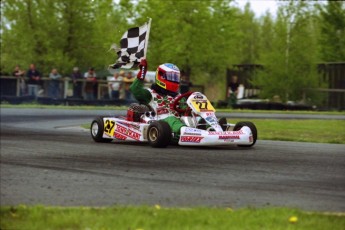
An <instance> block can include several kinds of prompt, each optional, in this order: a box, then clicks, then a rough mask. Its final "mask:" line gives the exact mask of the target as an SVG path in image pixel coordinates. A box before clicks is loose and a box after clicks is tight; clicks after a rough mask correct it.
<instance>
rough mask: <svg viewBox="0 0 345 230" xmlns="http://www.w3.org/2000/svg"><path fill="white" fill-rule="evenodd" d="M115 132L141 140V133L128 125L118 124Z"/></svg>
mask: <svg viewBox="0 0 345 230" xmlns="http://www.w3.org/2000/svg"><path fill="white" fill-rule="evenodd" d="M115 132H116V133H117V134H122V135H125V136H126V137H130V138H132V139H134V140H139V139H140V137H141V134H140V133H137V132H134V131H133V130H130V129H128V128H127V127H124V126H122V125H119V124H117V125H116V129H115Z"/></svg>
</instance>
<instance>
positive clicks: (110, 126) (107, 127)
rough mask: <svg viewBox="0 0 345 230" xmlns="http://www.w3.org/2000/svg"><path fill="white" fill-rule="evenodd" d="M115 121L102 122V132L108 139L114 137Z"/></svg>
mask: <svg viewBox="0 0 345 230" xmlns="http://www.w3.org/2000/svg"><path fill="white" fill-rule="evenodd" d="M114 128H115V121H110V120H105V122H104V132H105V133H106V134H107V135H109V136H110V137H112V136H114V131H115V129H114Z"/></svg>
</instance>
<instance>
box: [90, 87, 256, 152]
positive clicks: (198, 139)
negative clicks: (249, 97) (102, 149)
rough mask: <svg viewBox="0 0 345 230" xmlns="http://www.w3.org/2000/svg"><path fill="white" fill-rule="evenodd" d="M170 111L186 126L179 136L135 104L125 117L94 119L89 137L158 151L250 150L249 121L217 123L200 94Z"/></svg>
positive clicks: (252, 135) (181, 100)
mask: <svg viewBox="0 0 345 230" xmlns="http://www.w3.org/2000/svg"><path fill="white" fill-rule="evenodd" d="M183 105H184V106H183ZM173 108H174V110H175V111H177V112H178V113H179V114H180V119H181V121H182V122H183V123H184V124H185V125H186V126H184V127H182V128H181V131H180V135H179V136H174V134H173V132H172V131H171V128H170V126H169V125H168V123H166V122H165V121H163V120H159V119H158V117H159V116H158V115H157V114H156V112H155V111H154V110H153V109H152V108H150V107H148V106H146V105H140V104H137V103H133V104H131V105H130V106H129V108H128V110H127V116H123V117H116V116H114V117H111V116H109V117H97V118H95V119H94V120H93V121H92V123H91V127H90V131H91V136H92V138H93V140H94V141H96V142H111V141H112V140H122V141H139V142H148V143H149V144H150V145H151V146H152V147H158V148H164V147H167V146H168V145H169V144H173V143H177V144H178V145H186V146H215V145H238V146H241V147H251V146H253V145H254V144H255V143H256V140H257V129H256V127H255V125H254V124H253V123H252V122H248V121H244V122H238V123H237V124H230V123H227V121H226V119H225V118H221V119H219V120H218V119H217V117H216V115H215V111H216V110H215V109H214V107H213V106H212V104H211V103H210V101H209V100H208V99H207V97H206V96H205V95H204V94H202V93H200V92H188V93H185V94H181V95H180V96H178V97H177V98H175V100H174V104H173Z"/></svg>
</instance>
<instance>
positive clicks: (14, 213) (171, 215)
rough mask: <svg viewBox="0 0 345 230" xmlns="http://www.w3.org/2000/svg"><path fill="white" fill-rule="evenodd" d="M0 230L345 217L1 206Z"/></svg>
mask: <svg viewBox="0 0 345 230" xmlns="http://www.w3.org/2000/svg"><path fill="white" fill-rule="evenodd" d="M0 210H1V213H0V217H1V223H0V227H1V229H52V230H53V229H90V230H91V229H132V230H139V229H142V230H146V229H150V230H152V229H166V230H168V229H188V230H191V229H217V230H219V229H251V230H255V229H277V230H278V229H313V230H318V229H320V230H324V229H332V230H337V229H344V226H345V213H338V214H337V213H333V214H331V213H328V214H325V213H316V212H313V213H311V212H304V211H301V210H298V209H288V208H261V209H255V208H243V209H238V210H233V209H231V208H205V207H196V208H164V207H160V206H159V205H155V206H153V207H149V206H136V207H132V206H126V207H124V206H123V207H122V206H116V207H108V208H90V207H44V206H24V205H20V206H17V207H1V209H0Z"/></svg>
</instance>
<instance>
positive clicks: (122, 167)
mask: <svg viewBox="0 0 345 230" xmlns="http://www.w3.org/2000/svg"><path fill="white" fill-rule="evenodd" d="M113 113H115V112H114V111H85V110H68V111H65V110H47V109H3V108H2V109H1V158H0V170H1V174H0V179H1V181H0V186H1V187H0V193H1V196H0V203H1V205H18V204H28V205H31V204H44V205H59V206H80V205H87V206H111V205H115V204H121V205H154V204H160V205H162V206H169V207H191V206H207V207H216V206H217V207H232V208H241V207H267V206H268V207H292V208H301V209H304V210H309V211H313V210H315V211H334V212H344V211H345V145H338V144H315V143H297V142H280V141H263V140H258V142H257V144H256V145H255V146H254V148H249V149H243V148H239V147H236V146H231V147H226V148H224V147H221V148H220V147H212V148H195V147H193V148H191V147H181V146H169V147H168V148H166V149H153V148H151V147H149V146H148V145H147V144H144V143H120V142H112V143H107V144H100V143H95V142H93V141H92V139H91V137H90V134H89V132H88V131H85V130H82V129H80V128H78V127H79V125H80V124H83V123H90V122H91V120H92V118H93V117H95V116H98V115H111V114H113ZM116 113H123V111H122V112H116ZM221 115H224V114H221ZM231 116H235V115H228V117H231ZM240 116H243V117H248V116H249V117H251V115H250V114H240ZM260 116H263V115H260ZM266 116H268V115H266ZM273 116H277V117H275V118H277V119H280V118H284V116H285V115H282V116H283V117H280V116H278V115H273ZM310 117H312V116H311V115H306V116H305V117H304V118H306V119H307V118H310ZM288 118H291V115H289V117H288ZM304 118H303V116H302V118H298V119H304ZM319 119H330V118H327V117H326V118H325V117H321V118H319ZM335 119H343V118H341V116H338V117H337V118H335ZM320 122H322V121H320ZM339 135H344V134H339ZM259 137H260V130H259Z"/></svg>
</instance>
